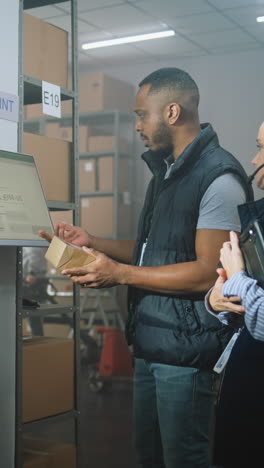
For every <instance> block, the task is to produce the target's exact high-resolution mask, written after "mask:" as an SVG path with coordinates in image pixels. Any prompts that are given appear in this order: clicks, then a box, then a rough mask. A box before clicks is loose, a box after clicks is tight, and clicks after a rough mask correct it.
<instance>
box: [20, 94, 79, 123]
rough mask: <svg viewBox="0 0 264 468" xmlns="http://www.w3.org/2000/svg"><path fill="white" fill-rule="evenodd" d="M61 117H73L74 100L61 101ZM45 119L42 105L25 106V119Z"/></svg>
mask: <svg viewBox="0 0 264 468" xmlns="http://www.w3.org/2000/svg"><path fill="white" fill-rule="evenodd" d="M61 115H62V116H65V115H67V116H71V115H72V100H71V99H69V100H67V101H61ZM41 117H45V114H43V112H42V103H40V104H27V105H25V106H24V119H25V120H31V119H39V118H41Z"/></svg>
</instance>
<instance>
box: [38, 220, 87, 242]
mask: <svg viewBox="0 0 264 468" xmlns="http://www.w3.org/2000/svg"><path fill="white" fill-rule="evenodd" d="M54 234H55V236H58V237H59V238H60V239H62V240H64V241H65V242H71V243H72V244H75V245H78V246H79V247H83V246H86V247H92V242H93V236H91V235H90V234H88V232H86V231H85V230H84V229H82V228H81V227H78V226H72V225H71V224H66V223H57V224H56V226H55V232H54ZM39 236H40V237H42V238H43V239H45V240H47V241H48V242H51V240H52V237H53V236H51V235H50V234H48V233H47V232H46V231H42V230H41V231H39Z"/></svg>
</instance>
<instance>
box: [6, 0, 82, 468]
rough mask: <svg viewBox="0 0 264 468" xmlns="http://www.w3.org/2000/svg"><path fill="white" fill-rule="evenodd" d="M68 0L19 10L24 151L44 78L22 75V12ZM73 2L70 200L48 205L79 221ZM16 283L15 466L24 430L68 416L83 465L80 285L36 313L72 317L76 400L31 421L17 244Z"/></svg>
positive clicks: (35, 1)
mask: <svg viewBox="0 0 264 468" xmlns="http://www.w3.org/2000/svg"><path fill="white" fill-rule="evenodd" d="M63 1H65V0H20V12H19V17H20V21H19V36H20V51H19V101H20V102H19V104H20V106H19V117H20V119H19V125H18V150H19V151H21V152H23V151H22V147H23V145H22V143H23V130H24V122H23V105H24V104H33V103H40V102H41V99H42V98H41V94H42V93H41V86H42V82H41V81H40V80H37V79H35V78H32V77H29V76H25V75H23V63H22V57H23V30H22V24H23V21H22V15H23V12H24V11H25V10H27V9H30V8H35V7H41V6H47V5H54V4H58V3H62V2H63ZM69 2H70V5H71V46H72V47H71V53H72V56H71V58H72V90H68V89H64V88H61V100H66V99H71V100H72V117H71V125H72V129H73V144H72V148H73V149H72V154H73V157H72V161H71V202H67V203H63V202H57V201H53V200H48V201H47V205H48V207H49V209H50V210H73V221H74V224H77V225H78V224H79V196H78V193H79V191H78V158H79V155H78V133H79V115H78V70H77V67H78V59H77V44H78V40H77V0H69ZM35 245H40V246H43V247H45V246H47V243H46V242H45V241H40V242H38V243H37V244H36V243H34V246H35ZM16 257H17V287H16V304H17V324H16V336H17V339H16V436H15V467H16V468H22V467H23V433H24V431H25V429H27V428H32V427H35V425H38V424H45V422H46V419H47V420H48V421H49V422H50V421H51V420H53V419H54V421H55V422H56V421H63V420H64V419H65V418H66V419H68V418H73V420H74V427H75V431H74V436H75V445H76V452H77V460H76V467H77V468H79V467H80V466H81V465H80V463H81V462H80V451H79V441H80V385H79V382H80V295H79V288H78V287H76V286H74V290H73V306H72V307H64V306H62V305H42V306H41V307H40V308H39V309H38V310H37V311H36V310H34V315H35V316H36V315H39V316H42V317H45V316H50V315H54V314H67V315H69V316H71V317H72V318H73V323H74V350H75V369H74V375H75V382H74V388H75V404H74V409H73V410H72V411H69V412H66V413H64V414H61V415H54V416H50V417H49V418H44V419H41V420H39V421H32V422H30V423H23V422H22V378H23V376H22V320H23V318H24V317H30V316H31V315H32V309H29V308H23V305H22V248H21V247H19V248H17V255H16Z"/></svg>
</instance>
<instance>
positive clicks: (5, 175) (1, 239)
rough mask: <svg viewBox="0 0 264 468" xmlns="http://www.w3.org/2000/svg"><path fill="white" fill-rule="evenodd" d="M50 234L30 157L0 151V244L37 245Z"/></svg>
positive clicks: (41, 195) (49, 222)
mask: <svg viewBox="0 0 264 468" xmlns="http://www.w3.org/2000/svg"><path fill="white" fill-rule="evenodd" d="M40 229H44V230H45V231H47V232H48V233H50V234H52V233H53V226H52V222H51V218H50V214H49V210H48V207H47V204H46V200H45V197H44V193H43V190H42V186H41V183H40V179H39V175H38V171H37V167H36V164H35V160H34V158H33V156H29V155H25V154H20V153H11V152H8V151H1V150H0V245H1V244H2V245H3V244H5V245H21V246H23V245H33V246H34V245H38V244H39V242H42V245H43V240H42V241H41V239H40V237H39V236H38V231H39V230H40Z"/></svg>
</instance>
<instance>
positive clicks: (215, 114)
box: [89, 50, 264, 204]
mask: <svg viewBox="0 0 264 468" xmlns="http://www.w3.org/2000/svg"><path fill="white" fill-rule="evenodd" d="M166 66H176V67H179V68H182V69H184V70H186V71H187V72H189V73H190V74H191V76H192V77H193V78H194V79H195V81H196V82H197V84H198V86H199V89H200V94H201V103H200V117H201V121H203V122H205V121H207V122H208V121H209V122H211V123H212V124H213V126H214V128H215V130H216V131H217V133H218V136H219V140H220V144H221V145H222V146H223V147H225V148H226V149H227V150H229V151H231V152H232V153H233V154H234V155H235V156H236V157H237V158H238V159H239V160H240V162H241V163H242V164H243V166H244V167H245V169H246V171H247V172H248V173H249V174H250V173H251V172H252V170H253V167H252V166H251V164H250V160H251V158H252V156H253V155H254V153H255V152H256V144H255V140H256V136H257V130H258V126H259V125H260V123H261V122H262V121H263V120H264V86H263V82H264V52H262V51H260V50H256V51H247V52H240V53H232V54H226V55H216V56H203V57H198V58H192V57H191V58H186V59H182V60H179V59H175V60H174V61H164V62H155V63H146V64H140V65H138V66H135V65H134V64H133V63H132V64H131V66H126V67H124V68H122V67H120V68H117V67H112V68H111V67H107V68H106V69H100V71H103V72H105V73H107V74H109V75H112V76H114V77H116V78H119V79H122V80H125V81H129V82H131V83H133V84H134V85H135V87H136V86H137V84H138V82H139V81H140V80H141V79H143V78H144V77H145V76H146V75H147V74H148V73H150V72H151V71H154V70H156V69H158V68H161V67H166ZM89 71H97V70H95V69H93V70H91V69H90V70H89ZM98 71H99V69H98ZM141 149H143V148H142V147H141ZM136 157H137V158H139V154H138V155H136ZM142 164H143V163H142V162H138V163H137V167H138V168H139V170H138V171H137V179H138V180H137V197H136V201H137V204H138V203H140V200H141V198H142V196H143V193H144V187H145V186H146V183H147V181H148V177H149V176H148V169H146V170H145V171H144V172H143V170H142ZM253 186H254V183H253ZM255 192H256V198H259V197H260V196H263V193H262V194H261V192H260V191H259V190H256V191H255Z"/></svg>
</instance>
